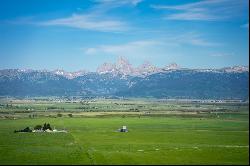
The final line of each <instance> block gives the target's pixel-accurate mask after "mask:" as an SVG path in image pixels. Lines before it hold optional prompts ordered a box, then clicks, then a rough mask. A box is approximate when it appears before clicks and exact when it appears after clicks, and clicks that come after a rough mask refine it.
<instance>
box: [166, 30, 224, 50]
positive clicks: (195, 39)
mask: <svg viewBox="0 0 250 166" xmlns="http://www.w3.org/2000/svg"><path fill="white" fill-rule="evenodd" d="M168 40H169V41H171V42H174V43H177V44H179V45H183V44H188V45H192V46H202V47H212V46H220V45H221V44H220V43H217V42H212V41H208V40H207V39H205V38H204V37H202V36H201V35H199V34H198V33H195V32H189V33H185V34H180V35H176V36H173V37H170V38H169V39H168Z"/></svg>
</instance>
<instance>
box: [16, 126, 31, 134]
mask: <svg viewBox="0 0 250 166" xmlns="http://www.w3.org/2000/svg"><path fill="white" fill-rule="evenodd" d="M17 132H32V130H31V129H30V128H29V127H26V128H25V129H23V130H15V131H14V133H17Z"/></svg>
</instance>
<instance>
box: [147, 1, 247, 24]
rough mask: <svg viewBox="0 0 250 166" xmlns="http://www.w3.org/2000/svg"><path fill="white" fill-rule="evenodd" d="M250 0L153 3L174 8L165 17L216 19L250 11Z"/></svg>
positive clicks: (176, 18) (158, 6) (171, 18)
mask: <svg viewBox="0 0 250 166" xmlns="http://www.w3.org/2000/svg"><path fill="white" fill-rule="evenodd" d="M248 3H249V2H248V0H203V1H199V2H194V3H188V4H184V5H175V6H169V5H152V6H151V7H152V8H154V9H161V10H174V11H176V13H172V14H169V15H167V16H166V17H165V19H170V20H200V21H201V20H202V21H216V20H222V19H229V18H232V17H239V16H242V15H243V14H245V12H248Z"/></svg>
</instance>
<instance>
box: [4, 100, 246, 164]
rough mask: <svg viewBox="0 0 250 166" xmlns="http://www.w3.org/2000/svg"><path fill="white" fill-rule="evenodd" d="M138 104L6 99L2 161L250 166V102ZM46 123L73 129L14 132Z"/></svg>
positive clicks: (12, 162)
mask: <svg viewBox="0 0 250 166" xmlns="http://www.w3.org/2000/svg"><path fill="white" fill-rule="evenodd" d="M98 102H99V103H98ZM108 102H113V103H118V104H123V105H118V107H116V109H118V110H117V111H114V110H113V111H108V110H107V106H109V107H108V108H110V109H112V108H113V107H112V106H113V105H112V104H105V103H108ZM133 102H134V103H133ZM133 102H132V103H131V102H130V101H127V102H126V101H120V102H119V101H115V102H114V101H96V102H93V103H95V106H93V103H92V104H90V103H89V105H84V106H81V107H86V108H87V107H91V109H93V108H92V107H98V109H95V111H92V112H91V111H89V110H88V111H86V109H85V111H84V110H82V111H81V110H78V109H80V108H79V105H78V104H79V103H73V104H72V103H68V104H67V103H63V105H62V104H61V105H60V104H59V105H58V104H56V105H55V104H53V103H38V102H30V103H28V104H27V103H25V102H19V103H18V102H16V101H12V102H11V104H12V106H11V108H9V107H10V106H8V107H7V105H6V103H4V102H3V103H2V107H1V109H0V111H1V113H0V115H1V117H2V118H1V119H0V135H1V137H0V164H131V165H132V164H245V165H247V164H249V111H248V104H247V105H238V106H237V105H235V104H221V105H206V104H203V105H199V106H198V105H194V104H177V103H174V104H173V103H171V104H169V103H158V104H157V103H154V102H153V103H152V102H150V104H148V105H147V103H148V102H147V101H133ZM144 102H145V103H144ZM100 103H101V104H100ZM9 104H10V103H9ZM131 104H135V105H131ZM24 105H25V106H24ZM101 105H102V108H101ZM115 105H117V104H114V108H115ZM15 106H18V107H15ZM140 106H145V107H140ZM25 107H26V108H25ZM45 107H47V108H48V107H50V108H54V109H51V110H49V109H46V111H44V110H43V109H44V108H45ZM125 107H127V108H126V109H125ZM132 107H133V109H132ZM24 108H25V109H24ZM59 108H61V109H62V108H64V109H62V110H59ZM73 108H77V109H76V110H74V109H73ZM136 108H138V110H135V109H136ZM216 108H217V109H216ZM18 109H19V111H18ZM82 109H83V108H82ZM130 109H132V110H130ZM7 112H8V113H7ZM69 114H71V115H69ZM30 115H31V116H30ZM33 115H36V116H33ZM44 123H50V125H51V126H52V127H56V128H57V129H66V130H67V131H68V132H67V133H14V130H17V129H23V128H25V127H27V126H28V127H34V126H36V125H38V124H40V125H43V124H44ZM124 125H125V126H127V128H128V132H125V133H122V132H118V129H119V128H121V127H122V126H124Z"/></svg>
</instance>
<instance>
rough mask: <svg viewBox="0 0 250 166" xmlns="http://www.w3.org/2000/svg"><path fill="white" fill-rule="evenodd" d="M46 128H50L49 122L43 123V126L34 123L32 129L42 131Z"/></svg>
mask: <svg viewBox="0 0 250 166" xmlns="http://www.w3.org/2000/svg"><path fill="white" fill-rule="evenodd" d="M47 129H49V130H52V128H51V127H50V124H49V123H44V124H43V126H42V125H36V126H35V127H34V130H43V131H45V130H47Z"/></svg>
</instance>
